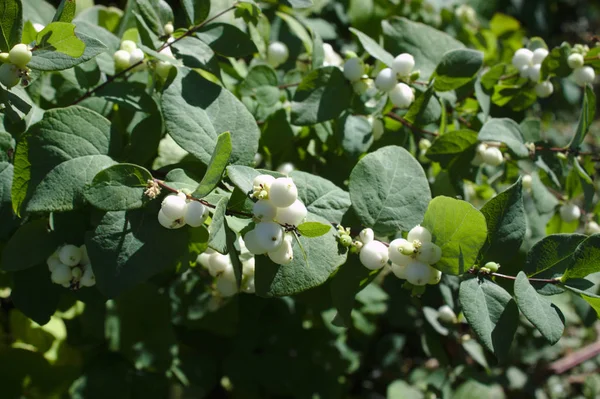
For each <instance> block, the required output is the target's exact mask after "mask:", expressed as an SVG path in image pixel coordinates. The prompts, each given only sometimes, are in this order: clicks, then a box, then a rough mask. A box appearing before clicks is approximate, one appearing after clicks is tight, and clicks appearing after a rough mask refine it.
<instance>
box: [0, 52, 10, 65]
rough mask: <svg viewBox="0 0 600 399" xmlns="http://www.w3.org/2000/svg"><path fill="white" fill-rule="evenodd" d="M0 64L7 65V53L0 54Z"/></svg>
mask: <svg viewBox="0 0 600 399" xmlns="http://www.w3.org/2000/svg"><path fill="white" fill-rule="evenodd" d="M0 62H1V63H3V64H6V63H9V62H10V60H9V59H8V53H0Z"/></svg>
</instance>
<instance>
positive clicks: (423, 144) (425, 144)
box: [419, 139, 432, 152]
mask: <svg viewBox="0 0 600 399" xmlns="http://www.w3.org/2000/svg"><path fill="white" fill-rule="evenodd" d="M431 146H432V143H431V141H430V140H428V139H421V140H419V150H421V151H423V152H425V151H427V150H428V149H430V148H431Z"/></svg>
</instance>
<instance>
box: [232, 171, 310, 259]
mask: <svg viewBox="0 0 600 399" xmlns="http://www.w3.org/2000/svg"><path fill="white" fill-rule="evenodd" d="M252 186H253V193H252V195H253V196H254V198H257V199H258V201H257V202H256V203H254V207H253V209H252V213H253V215H254V219H255V220H256V221H257V222H258V223H256V225H255V226H254V229H252V230H250V231H249V232H247V233H246V235H245V236H244V242H245V244H246V247H247V248H248V250H249V251H250V252H251V253H253V254H255V255H262V254H265V253H266V254H267V256H268V257H269V259H271V260H272V261H273V262H274V263H277V264H279V265H286V264H288V263H290V262H291V261H292V260H293V259H294V250H293V236H292V234H286V232H285V229H284V228H283V226H282V225H289V226H298V225H299V224H300V223H302V221H303V220H304V219H305V218H306V215H307V214H308V210H307V209H306V206H304V204H303V203H302V202H301V201H300V200H299V199H298V188H297V187H296V184H294V181H293V180H292V179H291V178H290V177H280V178H277V179H276V178H274V177H273V176H270V175H258V176H256V178H255V179H254V181H253V182H252Z"/></svg>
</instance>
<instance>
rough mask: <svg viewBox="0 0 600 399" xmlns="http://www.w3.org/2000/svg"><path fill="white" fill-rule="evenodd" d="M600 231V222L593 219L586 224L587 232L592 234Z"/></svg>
mask: <svg viewBox="0 0 600 399" xmlns="http://www.w3.org/2000/svg"><path fill="white" fill-rule="evenodd" d="M599 233H600V226H599V225H598V223H596V222H594V221H593V220H592V221H590V222H589V223H588V224H586V225H585V234H589V235H592V234H599Z"/></svg>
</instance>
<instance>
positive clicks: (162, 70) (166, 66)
mask: <svg viewBox="0 0 600 399" xmlns="http://www.w3.org/2000/svg"><path fill="white" fill-rule="evenodd" d="M167 25H168V24H167ZM167 25H165V27H166V26H167ZM172 26H173V25H171V27H172ZM165 30H166V28H165ZM174 40H175V39H173V38H172V37H170V38H169V39H168V40H167V44H169V43H172V42H173V41H174ZM159 54H162V55H164V56H167V57H169V58H172V59H175V56H174V55H173V52H172V51H171V47H170V46H169V45H167V46H166V47H165V48H163V49H162V50H160V51H159ZM171 68H173V64H171V63H170V62H167V61H161V60H157V61H156V63H155V64H154V71H155V72H156V74H157V75H158V76H160V77H161V78H162V79H163V80H165V79H167V77H168V76H169V72H170V71H171Z"/></svg>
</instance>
